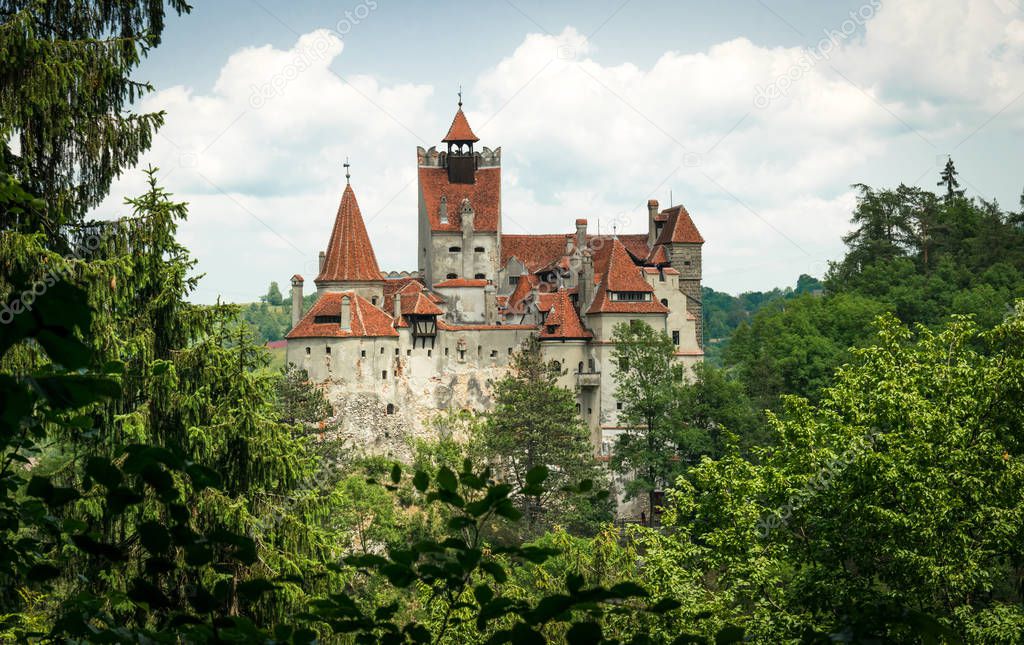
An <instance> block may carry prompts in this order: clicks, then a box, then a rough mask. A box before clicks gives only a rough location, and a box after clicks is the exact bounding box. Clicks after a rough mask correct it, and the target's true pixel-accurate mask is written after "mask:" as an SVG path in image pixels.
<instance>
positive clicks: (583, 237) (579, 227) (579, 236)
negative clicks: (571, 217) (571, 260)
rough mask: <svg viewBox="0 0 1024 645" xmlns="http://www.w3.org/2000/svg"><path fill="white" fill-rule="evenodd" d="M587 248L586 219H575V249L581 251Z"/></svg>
mask: <svg viewBox="0 0 1024 645" xmlns="http://www.w3.org/2000/svg"><path fill="white" fill-rule="evenodd" d="M585 248H587V220H585V219H578V220H576V251H578V252H580V253H582V252H583V249H585Z"/></svg>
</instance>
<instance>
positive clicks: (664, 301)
mask: <svg viewBox="0 0 1024 645" xmlns="http://www.w3.org/2000/svg"><path fill="white" fill-rule="evenodd" d="M661 304H663V305H665V306H666V307H667V306H668V298H662V299H661Z"/></svg>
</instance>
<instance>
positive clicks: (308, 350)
mask: <svg viewBox="0 0 1024 645" xmlns="http://www.w3.org/2000/svg"><path fill="white" fill-rule="evenodd" d="M309 352H310V349H309V348H308V347H307V348H306V356H309Z"/></svg>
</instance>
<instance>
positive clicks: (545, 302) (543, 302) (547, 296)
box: [537, 291, 558, 313]
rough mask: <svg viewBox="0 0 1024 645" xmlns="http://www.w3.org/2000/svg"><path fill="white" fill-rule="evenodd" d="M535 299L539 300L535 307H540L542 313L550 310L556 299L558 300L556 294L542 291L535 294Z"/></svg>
mask: <svg viewBox="0 0 1024 645" xmlns="http://www.w3.org/2000/svg"><path fill="white" fill-rule="evenodd" d="M537 300H538V301H539V302H538V303H537V309H540V310H541V311H543V312H544V313H547V312H549V311H551V308H552V307H554V306H555V304H556V301H557V300H558V294H557V293H547V292H543V291H542V292H541V293H538V294H537Z"/></svg>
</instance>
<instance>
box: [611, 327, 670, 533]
mask: <svg viewBox="0 0 1024 645" xmlns="http://www.w3.org/2000/svg"><path fill="white" fill-rule="evenodd" d="M612 340H613V342H614V343H615V348H614V349H613V350H612V362H613V363H614V364H615V366H616V372H615V398H616V401H618V403H620V404H621V406H622V407H621V409H620V410H619V425H620V426H622V427H623V428H624V430H623V431H622V433H621V434H620V435H619V437H618V439H617V441H616V443H615V447H614V452H613V453H612V459H611V467H612V469H613V470H615V471H616V472H618V473H621V474H623V475H632V478H631V479H630V481H629V482H628V483H627V484H626V497H627V499H628V498H632V497H636V496H637V495H638V494H641V493H646V494H647V497H648V504H647V517H649V518H651V517H653V515H654V510H655V507H654V493H655V491H656V490H663V489H664V486H665V485H666V484H667V483H668V482H671V481H673V480H674V479H675V477H676V475H678V474H679V473H680V472H681V468H682V465H681V464H680V462H679V460H678V458H677V453H676V441H677V439H678V436H677V433H676V426H675V424H673V422H672V419H671V415H672V412H673V410H674V409H675V407H676V403H677V400H678V399H677V397H676V391H677V387H678V383H680V382H681V381H682V378H683V373H682V365H681V364H679V363H678V362H677V361H676V360H675V345H674V344H673V343H672V339H671V338H669V337H668V335H667V334H665V333H664V332H659V331H655V330H654V329H652V328H651V326H650V325H648V324H647V323H645V322H643V321H639V320H634V321H631V322H629V323H620V324H619V325H616V327H615V330H614V332H613V334H612Z"/></svg>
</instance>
